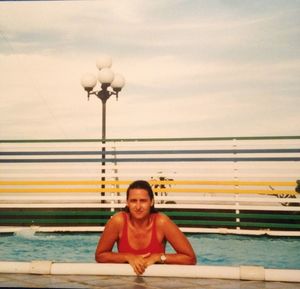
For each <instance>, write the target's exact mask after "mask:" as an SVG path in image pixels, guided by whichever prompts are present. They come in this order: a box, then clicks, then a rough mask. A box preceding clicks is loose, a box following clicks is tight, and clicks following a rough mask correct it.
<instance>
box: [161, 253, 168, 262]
mask: <svg viewBox="0 0 300 289" xmlns="http://www.w3.org/2000/svg"><path fill="white" fill-rule="evenodd" d="M166 259H167V257H166V255H161V256H160V260H161V262H162V263H165V261H166Z"/></svg>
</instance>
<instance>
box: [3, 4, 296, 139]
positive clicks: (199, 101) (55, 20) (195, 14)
mask: <svg viewBox="0 0 300 289" xmlns="http://www.w3.org/2000/svg"><path fill="white" fill-rule="evenodd" d="M299 14H300V1H294V0H289V1H281V0H280V1H277V0H270V1H266V0H259V1H256V0H251V1H250V0H249V1H248V0H244V1H242V0H240V1H237V0H226V1H225V0H223V1H221V0H219V1H216V0H211V1H208V0H207V1H204V0H202V1H201V0H198V1H196V0H154V1H148V0H118V1H95V0H94V1H1V2H0V69H1V77H0V97H1V104H0V139H53V138H67V139H72V138H101V101H100V100H99V99H97V98H96V97H95V96H91V98H90V100H89V101H88V100H87V96H86V93H85V91H84V90H83V88H82V87H81V85H80V80H81V77H82V75H83V74H84V73H86V72H89V73H95V74H96V73H97V68H96V65H95V63H96V60H97V58H98V56H99V55H102V54H108V55H110V56H111V57H112V59H113V65H112V69H113V70H114V71H115V72H118V73H121V74H123V75H124V77H125V79H126V85H125V87H124V89H123V90H122V91H121V93H120V95H119V99H118V101H116V99H115V97H113V96H112V97H111V98H110V99H109V100H108V102H107V138H151V137H166V138H172V137H231V136H274V135H280V136H282V135H300V113H299V107H300V95H299V92H300V81H299V79H300V53H299V51H300V17H299Z"/></svg>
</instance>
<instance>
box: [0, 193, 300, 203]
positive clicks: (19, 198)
mask: <svg viewBox="0 0 300 289" xmlns="http://www.w3.org/2000/svg"><path fill="white" fill-rule="evenodd" d="M12 201H13V202H14V203H22V202H23V203H25V202H30V203H33V202H35V203H37V202H41V201H43V202H47V203H51V202H52V203H53V202H58V201H60V202H65V203H67V202H69V203H74V202H78V201H81V202H92V201H94V202H101V201H110V202H122V203H124V204H125V196H120V197H118V196H99V195H97V196H93V197H88V196H87V197H82V196H80V197H78V198H76V197H75V196H72V197H66V196H55V197H53V196H49V195H47V196H39V195H38V196H26V195H25V196H20V194H18V196H17V198H16V194H14V195H12V196H3V195H2V196H1V199H0V203H7V202H12ZM155 201H156V203H158V204H159V203H161V202H168V201H184V202H185V203H187V202H188V201H189V202H197V201H199V202H212V203H214V202H221V201H222V202H227V203H236V202H239V203H245V202H246V203H259V204H264V203H276V204H282V203H300V198H293V199H291V198H280V197H279V198H255V197H248V198H241V197H238V196H237V197H232V198H229V197H223V198H222V197H210V196H202V197H198V196H194V197H192V196H164V197H161V196H155Z"/></svg>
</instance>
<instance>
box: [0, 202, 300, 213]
mask: <svg viewBox="0 0 300 289" xmlns="http://www.w3.org/2000/svg"><path fill="white" fill-rule="evenodd" d="M124 207H125V204H124V203H109V204H108V203H68V204H64V203H56V204H54V203H51V204H45V203H37V204H33V203H30V204H24V203H23V204H16V203H7V204H1V203H0V208H2V209H8V208H9V209H17V208H24V209H25V208H36V209H45V208H48V209H49V208H73V209H74V208H85V209H87V208H93V209H94V208H99V209H101V208H106V209H117V208H124ZM155 207H156V208H158V209H204V210H246V211H259V210H263V211H274V212H275V211H280V212H300V207H299V206H281V205H280V204H278V205H277V206H265V205H259V206H253V205H219V204H156V205H155Z"/></svg>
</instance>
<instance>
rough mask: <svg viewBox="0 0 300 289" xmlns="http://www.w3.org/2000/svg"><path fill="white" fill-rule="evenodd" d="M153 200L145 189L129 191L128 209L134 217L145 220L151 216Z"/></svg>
mask: <svg viewBox="0 0 300 289" xmlns="http://www.w3.org/2000/svg"><path fill="white" fill-rule="evenodd" d="M152 206H153V200H151V199H150V197H149V195H148V192H147V191H146V190H144V189H131V190H129V194H128V199H127V207H128V209H129V212H130V214H131V215H132V217H134V218H136V219H143V218H145V217H147V216H148V215H149V214H150V209H151V207H152Z"/></svg>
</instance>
